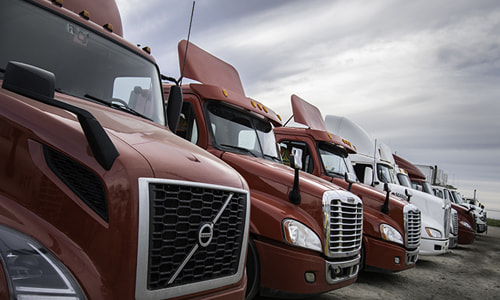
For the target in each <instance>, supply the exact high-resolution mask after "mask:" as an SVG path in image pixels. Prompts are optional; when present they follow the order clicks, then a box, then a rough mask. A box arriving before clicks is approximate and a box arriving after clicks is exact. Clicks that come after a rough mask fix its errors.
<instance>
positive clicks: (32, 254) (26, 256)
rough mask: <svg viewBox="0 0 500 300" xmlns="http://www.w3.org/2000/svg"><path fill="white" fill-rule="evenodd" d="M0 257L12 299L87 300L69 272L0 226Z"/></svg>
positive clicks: (27, 239) (24, 238) (30, 242)
mask: <svg viewBox="0 0 500 300" xmlns="http://www.w3.org/2000/svg"><path fill="white" fill-rule="evenodd" d="M0 256H1V257H0V258H1V259H0V260H1V262H2V265H3V268H4V270H5V275H6V277H7V280H8V281H10V286H11V287H12V290H11V291H10V293H11V296H12V297H13V299H56V300H57V299H65V300H77V299H80V300H81V299H86V297H85V295H84V293H83V292H82V290H81V288H80V286H79V285H78V283H77V282H76V280H75V279H74V278H73V276H72V275H71V273H70V272H69V271H68V269H67V268H66V267H65V266H64V265H63V264H62V263H61V262H60V261H59V260H58V259H57V258H55V256H53V255H52V254H51V253H50V252H49V251H48V250H47V249H45V248H44V247H43V246H42V245H40V244H39V243H38V242H36V241H34V240H33V239H31V238H30V237H28V236H26V235H24V234H22V233H20V232H17V231H15V230H12V229H10V228H6V227H4V226H0Z"/></svg>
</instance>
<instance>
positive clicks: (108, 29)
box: [102, 23, 113, 32]
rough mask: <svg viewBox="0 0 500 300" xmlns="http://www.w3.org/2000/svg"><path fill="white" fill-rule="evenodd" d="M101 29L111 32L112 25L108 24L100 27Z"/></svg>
mask: <svg viewBox="0 0 500 300" xmlns="http://www.w3.org/2000/svg"><path fill="white" fill-rule="evenodd" d="M102 27H104V29H106V30H107V31H109V32H113V25H111V24H109V23H106V24H104V25H102Z"/></svg>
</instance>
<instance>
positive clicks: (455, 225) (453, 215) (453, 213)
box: [451, 209, 458, 235]
mask: <svg viewBox="0 0 500 300" xmlns="http://www.w3.org/2000/svg"><path fill="white" fill-rule="evenodd" d="M451 233H453V235H458V213H457V211H456V210H454V209H452V210H451Z"/></svg>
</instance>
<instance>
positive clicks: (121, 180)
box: [0, 0, 250, 299]
mask: <svg viewBox="0 0 500 300" xmlns="http://www.w3.org/2000/svg"><path fill="white" fill-rule="evenodd" d="M67 2H68V6H67V7H66V6H65V5H64V4H63V1H60V0H56V1H45V0H37V1H30V0H26V1H24V0H2V1H1V2H0V39H1V41H2V46H1V47H0V85H1V88H0V101H1V102H2V107H1V108H0V124H1V126H0V140H1V142H0V155H1V157H2V159H1V160H0V206H1V209H0V298H2V299H35V298H36V299H167V298H168V299H185V298H188V297H189V298H192V297H198V298H203V299H238V298H240V299H242V298H243V297H244V295H245V290H246V276H245V257H246V251H247V241H248V232H249V223H250V222H249V218H250V195H249V188H248V184H247V182H246V181H245V179H244V178H243V177H242V176H241V175H240V174H238V173H237V172H236V171H235V170H234V169H233V168H231V167H229V166H228V165H227V164H225V163H223V162H222V161H220V160H219V159H217V158H215V157H214V156H213V155H211V154H209V153H208V152H206V151H203V150H202V149H200V148H199V147H196V146H195V145H192V144H191V143H189V142H187V141H185V140H183V139H181V138H179V137H178V136H176V135H175V134H173V133H172V132H171V131H169V130H167V129H166V127H165V126H166V121H167V119H168V118H167V117H166V116H165V113H164V102H165V100H164V98H163V93H162V85H161V80H160V73H159V69H158V66H157V64H156V63H155V61H154V59H153V58H152V57H151V56H150V55H149V53H148V51H146V50H148V49H147V48H145V49H144V50H143V49H139V48H138V47H137V46H135V45H133V44H130V43H128V42H127V41H125V40H124V39H123V38H122V36H121V20H120V17H119V13H118V9H117V6H116V4H115V2H114V1H112V0H107V1H97V0H96V1H83V0H82V1H67ZM171 101H173V102H175V101H182V99H178V98H177V99H175V98H172V99H171Z"/></svg>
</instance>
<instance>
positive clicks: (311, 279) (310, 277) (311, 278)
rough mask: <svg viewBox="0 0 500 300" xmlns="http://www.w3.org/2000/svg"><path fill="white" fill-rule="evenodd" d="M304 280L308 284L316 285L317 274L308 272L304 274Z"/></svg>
mask: <svg viewBox="0 0 500 300" xmlns="http://www.w3.org/2000/svg"><path fill="white" fill-rule="evenodd" d="M304 278H305V279H306V282H307V283H314V282H315V281H316V274H314V272H306V273H304Z"/></svg>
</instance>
